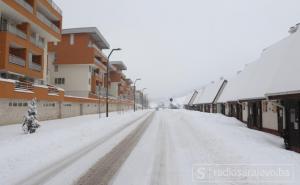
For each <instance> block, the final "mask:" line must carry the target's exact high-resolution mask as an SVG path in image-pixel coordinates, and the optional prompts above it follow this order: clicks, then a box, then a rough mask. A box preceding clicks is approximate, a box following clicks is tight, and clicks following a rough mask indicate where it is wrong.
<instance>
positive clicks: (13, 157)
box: [0, 112, 147, 185]
mask: <svg viewBox="0 0 300 185" xmlns="http://www.w3.org/2000/svg"><path fill="white" fill-rule="evenodd" d="M146 113H147V112H136V113H133V112H130V113H129V112H128V113H126V114H122V115H120V114H118V113H113V114H110V115H111V117H110V118H101V119H99V117H98V115H89V116H81V117H74V118H67V119H61V120H52V121H45V122H41V125H42V127H41V128H40V129H39V130H38V131H37V133H36V134H32V135H25V134H23V133H22V130H21V125H11V126H3V127H0V166H1V168H0V184H5V185H8V184H19V183H21V182H22V180H23V179H26V178H28V177H34V176H35V175H40V174H37V173H38V172H39V171H41V170H43V169H44V170H48V169H49V167H51V165H53V164H56V163H57V162H59V161H61V160H62V159H64V158H65V157H66V156H70V155H71V154H73V153H79V152H78V151H80V150H82V149H83V148H85V147H87V146H89V145H91V144H92V143H93V142H95V141H98V140H99V139H101V138H103V137H105V136H110V134H112V133H113V132H115V130H117V129H119V130H120V131H119V132H120V133H115V134H116V136H115V137H114V138H113V139H111V140H109V142H107V143H105V144H104V145H103V146H102V148H101V149H99V150H98V153H95V154H93V155H92V154H90V156H87V157H86V156H85V159H83V160H82V161H81V163H79V162H80V161H78V164H77V165H79V166H77V168H76V166H75V168H74V167H73V168H72V169H69V172H68V173H67V172H64V174H63V175H62V176H61V177H60V178H56V181H53V182H50V184H51V183H52V184H57V183H58V184H68V183H73V182H74V180H76V178H78V177H79V176H80V175H82V173H84V172H85V171H86V170H87V169H88V168H89V167H90V166H91V165H93V163H94V162H95V161H97V160H98V159H99V157H101V156H99V155H100V154H101V155H104V154H105V152H108V151H109V150H110V147H112V146H113V145H115V144H117V143H118V142H119V141H120V140H122V138H123V137H125V136H126V133H128V132H129V131H130V130H132V129H134V127H135V126H136V125H134V124H133V125H128V126H127V125H126V124H128V123H129V122H132V121H134V120H137V119H139V118H141V117H144V116H143V115H145V114H146ZM123 127H124V131H123V130H122V129H123ZM127 127H128V128H127ZM120 128H121V129H120ZM126 129H127V130H126ZM107 139H110V138H109V137H108V138H107ZM92 149H93V148H91V149H90V150H92ZM99 152H102V153H99ZM79 157H80V156H79ZM60 163H61V162H60ZM57 165H60V164H57ZM78 167H79V168H78ZM55 170H59V169H53V171H54V172H55ZM72 170H73V172H72ZM70 172H71V173H70ZM45 175H47V174H45ZM68 175H69V176H68ZM66 177H69V178H66ZM27 180H28V183H27V184H32V183H33V182H31V181H30V179H27ZM38 180H40V179H38ZM68 180H69V182H68ZM62 182H63V183H62ZM22 183H23V182H22ZM25 184H26V183H25Z"/></svg>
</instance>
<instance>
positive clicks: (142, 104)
mask: <svg viewBox="0 0 300 185" xmlns="http://www.w3.org/2000/svg"><path fill="white" fill-rule="evenodd" d="M146 89H147V88H144V89H143V90H142V110H144V91H145V90H146Z"/></svg>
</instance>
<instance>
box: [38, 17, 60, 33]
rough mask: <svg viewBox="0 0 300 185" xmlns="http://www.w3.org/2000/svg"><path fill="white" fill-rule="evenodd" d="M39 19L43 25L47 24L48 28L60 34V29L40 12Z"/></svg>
mask: <svg viewBox="0 0 300 185" xmlns="http://www.w3.org/2000/svg"><path fill="white" fill-rule="evenodd" d="M37 17H38V18H39V19H40V20H41V21H42V22H43V23H45V24H46V25H47V26H49V27H50V28H52V29H53V30H54V31H55V32H57V33H59V32H60V30H59V28H58V27H57V26H56V25H55V24H53V23H52V22H51V21H50V20H49V19H48V18H47V17H45V16H44V15H43V14H41V13H40V12H37Z"/></svg>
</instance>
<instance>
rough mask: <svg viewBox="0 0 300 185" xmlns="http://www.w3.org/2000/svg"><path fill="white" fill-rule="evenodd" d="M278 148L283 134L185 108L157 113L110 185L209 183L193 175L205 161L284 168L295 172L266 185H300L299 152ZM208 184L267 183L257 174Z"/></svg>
mask: <svg viewBox="0 0 300 185" xmlns="http://www.w3.org/2000/svg"><path fill="white" fill-rule="evenodd" d="M282 147H283V140H282V139H281V138H279V137H277V136H274V135H270V134H267V133H263V132H259V131H256V130H251V129H248V128H247V127H246V125H244V124H243V123H241V122H239V121H237V120H236V119H234V118H228V117H224V116H223V115H218V114H206V113H200V112H192V111H184V110H175V111H170V110H165V111H158V113H157V115H156V118H155V119H154V121H153V124H152V125H151V126H150V128H149V129H148V130H147V132H146V133H145V134H144V137H143V138H142V139H141V141H140V143H139V144H138V145H137V147H136V148H135V150H134V151H133V152H132V154H131V156H130V157H129V158H128V160H127V161H126V163H125V164H124V165H123V167H122V168H121V169H120V172H119V173H118V175H117V177H115V179H114V181H113V183H112V184H113V185H141V184H151V185H152V184H162V185H194V184H208V182H204V181H201V180H202V179H197V176H195V175H197V174H195V173H194V177H193V170H195V169H196V170H198V169H197V168H198V167H199V169H202V167H203V165H204V167H206V166H205V165H208V166H212V167H214V165H230V166H229V167H232V166H235V167H236V166H237V167H240V166H241V165H242V167H245V166H246V167H247V169H248V167H249V168H250V167H251V168H259V169H261V168H271V169H273V168H277V167H278V166H280V167H281V166H283V167H284V168H285V167H287V168H288V169H289V170H291V171H290V172H291V173H293V172H294V173H295V179H288V180H287V181H288V183H280V182H279V181H277V182H271V183H269V184H295V185H296V184H299V182H300V177H299V176H298V175H299V174H300V154H297V153H294V152H291V151H287V150H285V149H283V148H282ZM145 159H147V160H145ZM242 167H241V168H242ZM196 172H197V171H196ZM205 172H206V171H205ZM198 175H199V174H198ZM198 177H199V176H198ZM205 180H206V179H205ZM214 180H218V181H214ZM263 180H264V179H263ZM269 180H270V179H269ZM271 180H274V181H276V180H275V179H272V178H271ZM278 180H282V179H280V178H278ZM283 180H286V179H283ZM210 182H212V184H236V185H239V184H243V183H246V184H267V183H266V182H261V179H258V178H256V177H253V178H251V177H249V178H248V177H243V176H242V177H237V178H234V179H233V180H232V179H226V178H225V179H224V178H221V179H214V178H211V179H210Z"/></svg>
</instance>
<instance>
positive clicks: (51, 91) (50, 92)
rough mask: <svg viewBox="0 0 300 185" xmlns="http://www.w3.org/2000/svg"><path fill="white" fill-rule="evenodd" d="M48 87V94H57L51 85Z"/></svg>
mask: <svg viewBox="0 0 300 185" xmlns="http://www.w3.org/2000/svg"><path fill="white" fill-rule="evenodd" d="M47 86H48V94H58V93H59V90H58V89H57V88H56V87H55V86H53V85H47Z"/></svg>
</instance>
